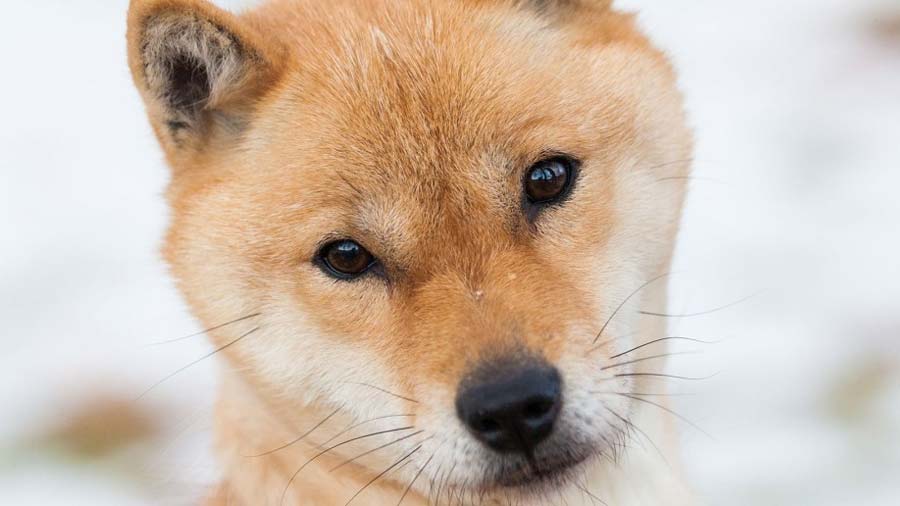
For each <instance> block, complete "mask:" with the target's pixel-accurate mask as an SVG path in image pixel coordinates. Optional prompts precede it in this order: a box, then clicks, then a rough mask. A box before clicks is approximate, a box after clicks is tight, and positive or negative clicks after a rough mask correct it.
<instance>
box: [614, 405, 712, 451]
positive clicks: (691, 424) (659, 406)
mask: <svg viewBox="0 0 900 506" xmlns="http://www.w3.org/2000/svg"><path fill="white" fill-rule="evenodd" d="M619 395H621V396H622V397H627V398H629V399H631V400H635V401H639V402H643V403H646V404H649V405H651V406H656V407H657V408H659V409H661V410H663V411H665V412H666V413H669V414H670V415H672V416H674V417H676V418H678V419H679V420H681V421H682V422H684V423H686V424H688V425H690V426H691V427H693V428H694V429H696V430H698V431H699V432H700V433H701V434H703V435H704V436H706V437H708V438H710V439H711V440H713V441H715V440H716V438H714V437H712V436H711V435H710V434H709V433H708V432H706V431H705V430H703V429H701V428H700V427H699V426H698V425H697V424H696V423H694V422H692V421H690V420H688V419H687V418H685V417H684V416H682V415H680V414H679V413H676V412H675V411H673V410H671V409H669V408H667V407H666V406H663V405H662V404H658V403H655V402H653V401H648V400H647V399H642V398H640V397H636V396H633V395H629V394H619Z"/></svg>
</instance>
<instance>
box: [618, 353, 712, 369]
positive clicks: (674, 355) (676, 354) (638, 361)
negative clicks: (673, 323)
mask: <svg viewBox="0 0 900 506" xmlns="http://www.w3.org/2000/svg"><path fill="white" fill-rule="evenodd" d="M699 354H700V352H699V351H679V352H675V353H662V354H659V355H653V356H650V357H643V358H636V359H634V360H629V361H627V362H619V363H618V364H612V365H608V366H606V367H601V368H600V370H601V371H607V370H609V369H615V368H616V367H623V366H626V365H632V364H639V363H641V362H647V361H649V360H656V359H660V358H666V357H677V356H680V355H699Z"/></svg>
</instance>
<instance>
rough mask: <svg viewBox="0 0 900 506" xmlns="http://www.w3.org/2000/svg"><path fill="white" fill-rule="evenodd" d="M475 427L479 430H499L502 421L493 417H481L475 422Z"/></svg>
mask: <svg viewBox="0 0 900 506" xmlns="http://www.w3.org/2000/svg"><path fill="white" fill-rule="evenodd" d="M473 425H474V427H473V429H475V430H477V431H478V432H485V433H487V432H497V431H499V430H500V423H499V422H497V420H494V419H493V418H487V417H485V418H480V419H478V420H477V421H476V422H475V423H474V424H473Z"/></svg>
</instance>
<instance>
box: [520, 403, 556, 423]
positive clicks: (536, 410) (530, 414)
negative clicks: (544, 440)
mask: <svg viewBox="0 0 900 506" xmlns="http://www.w3.org/2000/svg"><path fill="white" fill-rule="evenodd" d="M554 404H556V403H555V402H553V401H551V400H546V399H545V400H539V401H533V402H530V403H528V404H527V405H525V409H524V410H523V412H522V414H523V415H524V416H525V418H528V419H532V420H534V419H539V418H544V417H545V416H547V414H549V413H550V412H551V411H553V406H554Z"/></svg>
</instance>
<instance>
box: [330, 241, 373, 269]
mask: <svg viewBox="0 0 900 506" xmlns="http://www.w3.org/2000/svg"><path fill="white" fill-rule="evenodd" d="M364 260H365V259H364V258H363V255H362V251H361V249H360V246H359V245H358V244H356V243H354V242H351V241H345V242H342V243H339V244H337V245H336V247H335V248H334V249H333V250H332V254H331V263H332V265H334V266H335V267H336V268H338V269H339V270H341V271H345V272H355V271H358V270H360V269H362V268H363V267H365V265H362V263H363V261H364Z"/></svg>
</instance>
